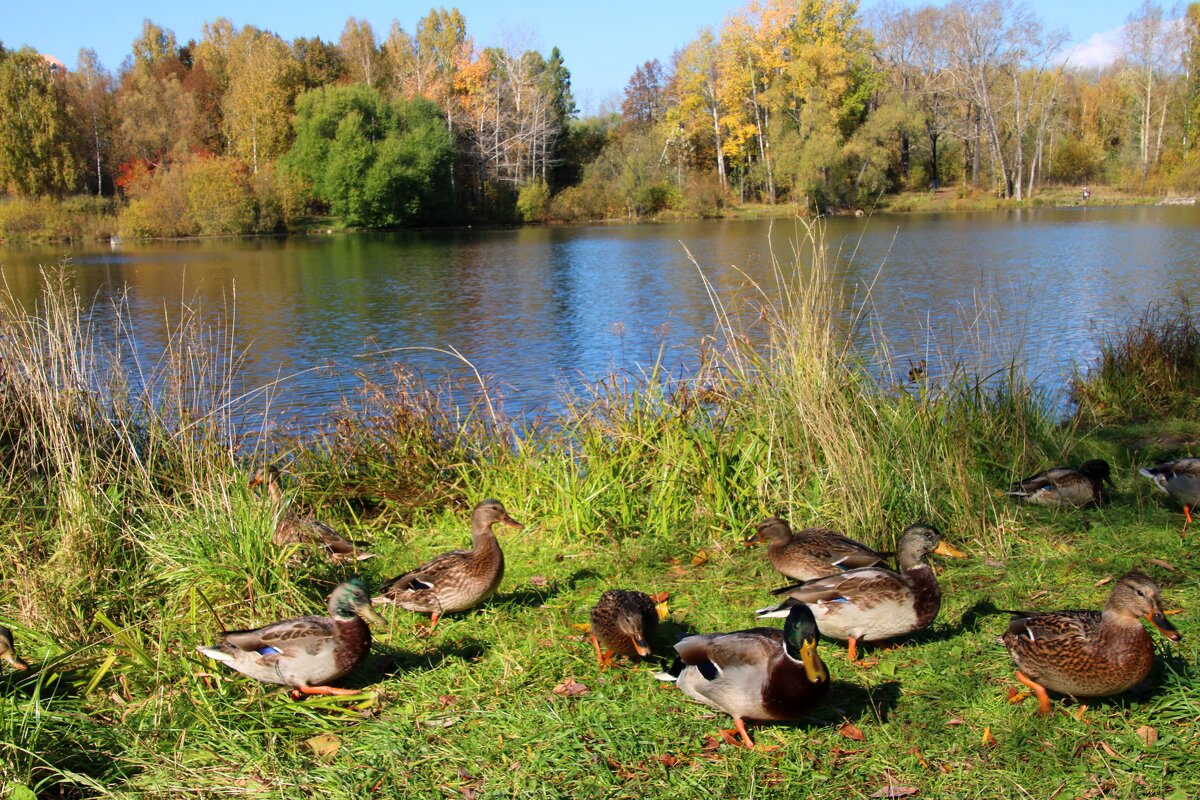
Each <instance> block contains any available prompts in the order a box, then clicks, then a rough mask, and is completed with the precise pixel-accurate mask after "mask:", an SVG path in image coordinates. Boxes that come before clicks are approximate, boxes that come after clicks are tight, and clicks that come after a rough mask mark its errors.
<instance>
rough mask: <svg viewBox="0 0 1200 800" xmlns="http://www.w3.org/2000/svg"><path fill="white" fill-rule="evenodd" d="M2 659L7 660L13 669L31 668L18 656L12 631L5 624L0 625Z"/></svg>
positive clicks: (0, 656) (0, 652) (0, 659)
mask: <svg viewBox="0 0 1200 800" xmlns="http://www.w3.org/2000/svg"><path fill="white" fill-rule="evenodd" d="M0 661H7V662H8V663H9V665H10V666H12V668H13V669H19V670H26V669H29V665H28V664H27V663H25V662H24V661H22V660H21V659H20V658H18V657H17V648H16V645H15V644H14V643H13V635H12V631H10V630H9V629H8V628H6V627H4V626H3V625H0Z"/></svg>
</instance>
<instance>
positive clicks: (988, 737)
mask: <svg viewBox="0 0 1200 800" xmlns="http://www.w3.org/2000/svg"><path fill="white" fill-rule="evenodd" d="M980 744H982V745H983V746H984V747H994V746H995V744H996V737H995V736H992V726H991V725H988V726H987V727H985V728H984V729H983V739H982V741H981V742H980Z"/></svg>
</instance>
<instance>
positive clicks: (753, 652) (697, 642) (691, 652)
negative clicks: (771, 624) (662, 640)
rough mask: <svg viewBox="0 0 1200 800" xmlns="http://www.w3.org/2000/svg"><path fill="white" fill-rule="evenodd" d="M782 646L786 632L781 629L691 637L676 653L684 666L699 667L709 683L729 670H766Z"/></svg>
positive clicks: (685, 640) (676, 646) (677, 646)
mask: <svg viewBox="0 0 1200 800" xmlns="http://www.w3.org/2000/svg"><path fill="white" fill-rule="evenodd" d="M782 645H783V631H781V630H779V629H778V628H751V629H749V630H744V631H734V632H732V633H711V634H698V635H695V636H688V637H687V638H685V639H681V640H680V641H679V642H678V643H676V645H675V652H677V653H679V658H680V660H682V661H683V663H684V664H687V665H688V666H693V667H696V668H697V669H698V670H699V671H700V674H701V675H703V676H704V677H705V678H706V679H707V680H710V681H713V680H716V679H717V678H718V677H719V676H720V675H721V674H722V673H724V672H725V671H726V670H729V669H736V668H739V667H755V666H761V667H763V668H765V667H766V666H767V665H769V664H770V663H771V660H772V659H773V658H774V657H775V656H776V655H777V654H778V653H779V652H780V649H781V647H782Z"/></svg>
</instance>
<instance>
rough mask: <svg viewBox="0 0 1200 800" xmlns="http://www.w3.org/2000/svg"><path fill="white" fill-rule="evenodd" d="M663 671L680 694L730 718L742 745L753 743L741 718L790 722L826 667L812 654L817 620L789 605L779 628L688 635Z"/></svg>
mask: <svg viewBox="0 0 1200 800" xmlns="http://www.w3.org/2000/svg"><path fill="white" fill-rule="evenodd" d="M675 651H676V652H677V653H678V654H679V658H678V659H677V660H676V662H675V664H674V666H672V668H671V669H670V670H669V671H668V672H661V673H659V674H658V675H657V676H656V677H657V678H659V679H660V680H667V681H675V682H676V684H677V685H678V686H679V688H680V689H682V690H683V693H684V694H686V695H687V696H688V697H690V698H692V699H693V700H695V701H697V702H700V703H704V704H705V705H707V706H712V707H713V708H718V709H720V710H721V711H724V712H725V713H726V714H728V715H729V716H731V717H733V724H734V727H735V729H736V730H737V732H738V734H740V735H741V737H742V741H743V742H744V743H745V745H746V747H754V741H753V740H752V739H751V738H750V734H749V733H747V732H746V723H745V720H747V719H750V720H792V719H797V718H799V717H801V716H802V715H803V714H804V713H805V712H807V711H808V710H809V709H810V708H812V706H813V705H815V704H816V703H817V701H818V700H819V699H820V698H821V696H822V695H824V694H825V692H826V691H827V690H828V689H829V671H828V670H826V668H825V664H824V663H823V662H822V661H821V656H820V654H819V653H818V652H817V624H816V621H815V620H814V619H813V614H812V611H810V610H809V608H808V606H804V605H797V606H793V607H792V608H791V610H790V611H789V612H788V615H787V622H785V623H784V625H783V630H779V629H778V628H751V629H750V630H745V631H734V632H733V633H710V634H700V635H697V636H688V637H687V638H685V639H682V640H681V641H680V642H679V643H678V644H676V645H675Z"/></svg>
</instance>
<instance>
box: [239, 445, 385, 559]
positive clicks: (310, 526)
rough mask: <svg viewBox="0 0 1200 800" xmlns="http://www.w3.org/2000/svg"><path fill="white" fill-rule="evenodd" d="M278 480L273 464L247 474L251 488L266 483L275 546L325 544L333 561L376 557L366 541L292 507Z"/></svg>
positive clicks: (326, 550) (276, 470) (324, 546)
mask: <svg viewBox="0 0 1200 800" xmlns="http://www.w3.org/2000/svg"><path fill="white" fill-rule="evenodd" d="M280 483H281V482H280V475H279V469H278V468H277V467H276V466H275V465H274V464H265V465H263V466H261V467H259V468H258V469H256V470H255V471H254V475H252V476H251V478H250V488H251V489H254V488H256V487H258V486H266V488H267V496H268V497H270V498H271V502H272V503H274V504H275V507H276V508H277V509H278V512H277V513H278V517H277V519H276V522H275V535H274V536H273V537H272V539H271V541H272V542H273V543H274V544H275V546H276V547H287V546H288V545H292V544H299V545H317V546H319V547H322V548H324V550H325V552H326V553H327V554H328V555H329V557H330V558H331V559H332V560H333V561H334V562H335V563H349V562H354V561H365V560H366V559H368V558H374V557H375V554H374V553H369V552H367V550H366V548H367V547H368V546H369V545H368V544H367V543H366V542H356V541H354V540H352V539H347V538H346V537H344V536H342V535H341V534H340V533H338V532H337V531H335V530H334V529H333V528H331V527H329V526H328V525H326V524H325V523H324V522H321V521H320V520H317V519H314V518H313V517H307V516H304V515H302V514H298V513H296V512H295V511H293V510H292V509H291V507H290V506H289V505H288V504H287V502H286V501H285V500H284V497H283V489H282V487H281V485H280Z"/></svg>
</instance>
